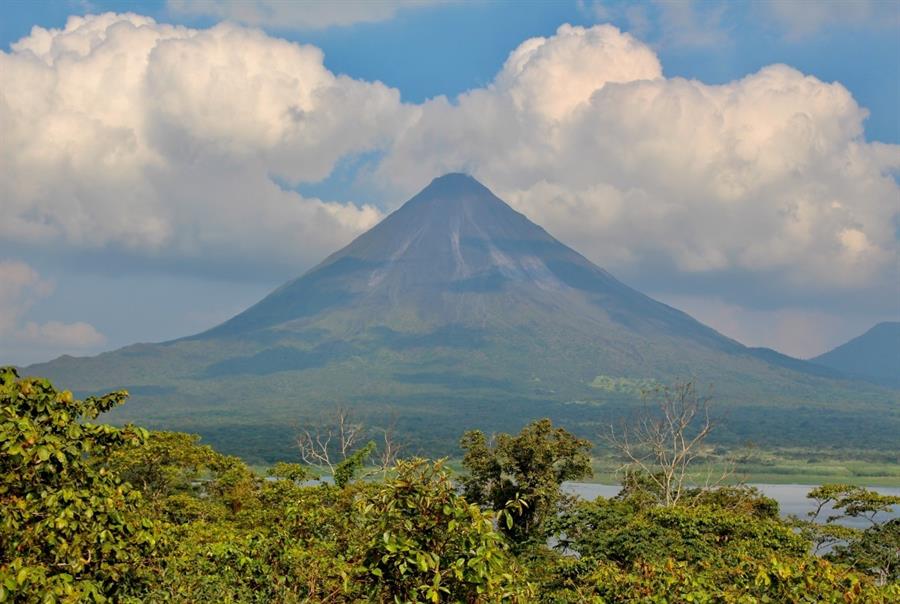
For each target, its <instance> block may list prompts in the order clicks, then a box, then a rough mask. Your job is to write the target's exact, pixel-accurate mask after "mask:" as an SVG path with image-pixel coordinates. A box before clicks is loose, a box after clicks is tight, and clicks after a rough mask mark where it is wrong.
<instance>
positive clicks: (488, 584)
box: [358, 460, 530, 602]
mask: <svg viewBox="0 0 900 604" xmlns="http://www.w3.org/2000/svg"><path fill="white" fill-rule="evenodd" d="M396 472H397V477H396V478H392V479H389V480H387V481H386V482H385V483H384V484H383V485H380V486H379V487H378V488H377V490H376V491H375V492H374V493H372V494H371V495H370V496H369V497H366V498H365V499H363V500H362V501H361V502H360V504H359V510H360V513H361V517H362V519H363V522H364V523H365V524H366V532H367V534H369V535H370V537H369V539H368V542H367V544H366V545H365V546H364V550H365V553H364V559H363V565H364V567H365V570H366V573H365V575H366V578H364V579H363V578H361V580H363V581H366V582H368V583H369V585H370V588H369V594H370V597H372V598H373V599H375V600H377V601H391V602H508V601H526V599H525V597H526V596H527V595H528V593H529V591H530V590H529V587H528V586H527V584H525V582H524V581H521V580H520V579H518V575H520V574H521V573H520V572H519V571H517V568H516V563H515V560H514V559H513V558H512V557H511V556H510V555H509V554H508V553H507V552H506V548H505V545H504V542H503V538H502V536H501V535H500V534H499V533H497V532H496V531H495V530H494V516H493V514H486V513H485V512H482V511H481V509H479V507H478V506H477V505H474V504H469V503H467V502H466V501H465V500H464V499H463V498H462V497H460V496H459V495H457V493H456V489H455V488H454V486H453V484H452V482H451V481H450V478H449V477H448V476H447V473H446V472H445V471H444V470H443V466H442V463H441V462H437V463H434V464H432V463H430V462H428V461H425V460H412V461H408V462H405V461H401V462H399V463H398V465H397V467H396ZM358 580H359V579H358Z"/></svg>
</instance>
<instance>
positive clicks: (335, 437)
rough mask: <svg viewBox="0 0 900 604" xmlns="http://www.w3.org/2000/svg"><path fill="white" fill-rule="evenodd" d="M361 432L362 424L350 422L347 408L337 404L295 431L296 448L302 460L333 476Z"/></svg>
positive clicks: (352, 448) (350, 417)
mask: <svg viewBox="0 0 900 604" xmlns="http://www.w3.org/2000/svg"><path fill="white" fill-rule="evenodd" d="M362 435H363V425H362V424H360V423H356V422H354V421H353V417H352V414H351V413H350V410H349V409H346V408H344V407H338V408H337V409H336V410H335V412H334V413H333V414H332V415H331V416H330V417H329V418H328V419H327V420H326V421H324V422H322V423H321V424H319V425H318V426H315V427H312V428H304V429H301V430H299V431H298V434H297V448H298V449H300V458H301V459H302V460H303V463H305V464H307V465H308V466H312V467H314V468H317V469H319V470H321V471H322V472H327V473H328V474H329V475H330V476H334V472H335V469H336V468H337V466H338V464H340V463H341V462H342V461H344V460H345V459H347V457H348V456H349V455H350V454H351V453H352V452H353V450H354V448H355V447H356V446H357V444H358V443H359V440H360V438H361V437H362Z"/></svg>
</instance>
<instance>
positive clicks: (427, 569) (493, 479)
mask: <svg viewBox="0 0 900 604" xmlns="http://www.w3.org/2000/svg"><path fill="white" fill-rule="evenodd" d="M126 397H127V394H126V393H125V392H114V393H110V394H107V395H105V396H99V397H91V398H87V399H85V400H76V399H75V398H74V397H73V396H72V394H71V393H70V392H68V391H59V390H57V389H55V388H54V387H53V386H52V385H51V384H50V383H49V382H48V381H47V380H43V379H35V378H20V377H19V376H18V375H17V373H16V371H15V370H13V369H11V368H5V369H2V370H0V506H2V510H3V514H2V521H0V602H276V603H278V602H281V603H289V602H333V603H340V602H366V601H369V602H473V603H474V602H548V603H550V602H552V603H566V602H572V603H575V602H596V603H605V602H672V603H675V602H736V603H737V602H741V603H744V602H746V603H751V602H895V601H898V599H900V560H898V551H900V520H896V519H894V520H890V521H888V522H883V521H882V517H883V516H884V514H883V512H885V511H887V510H889V509H890V507H891V506H892V505H895V504H897V503H900V498H897V497H888V496H884V495H879V494H877V493H874V492H872V491H869V490H866V489H863V488H860V487H851V486H847V485H825V486H822V487H820V488H817V489H815V490H814V491H813V492H811V493H810V497H811V498H812V499H813V500H814V501H815V502H816V503H817V504H818V510H819V511H822V510H825V509H834V510H835V512H834V514H833V515H832V516H830V517H828V518H819V519H818V520H821V522H818V523H817V522H812V521H809V520H801V519H790V520H784V519H781V518H780V517H779V514H778V506H777V503H776V502H774V501H773V500H771V499H768V498H766V497H764V496H763V495H762V494H760V493H759V492H757V491H755V490H754V489H752V488H749V487H745V486H737V487H733V486H728V487H718V488H703V489H701V488H687V489H684V491H683V492H680V494H679V496H678V497H677V498H673V497H671V496H667V495H670V494H667V493H666V492H665V490H664V489H662V490H661V489H660V484H663V485H665V484H668V483H665V482H661V481H660V480H659V477H658V476H654V474H653V473H654V472H655V470H656V466H654V465H652V464H650V465H648V466H647V467H646V468H635V469H634V471H632V472H630V473H628V474H627V475H626V476H627V478H626V481H625V485H624V487H623V489H622V491H621V493H620V494H619V495H618V496H616V497H614V498H611V499H604V498H598V499H596V500H594V501H585V500H580V499H576V498H574V497H571V496H566V495H565V494H564V493H563V492H562V491H561V485H562V482H563V481H565V480H571V479H578V478H582V477H584V476H586V475H588V474H589V473H590V463H589V462H590V460H589V453H590V449H591V444H590V443H589V442H587V441H584V440H582V439H579V438H577V437H575V436H574V435H572V434H570V433H568V432H567V431H565V430H563V429H560V428H557V427H554V426H553V425H552V424H551V423H550V422H549V420H542V421H538V422H535V423H533V424H531V425H529V426H527V427H526V428H525V429H524V430H523V431H522V432H521V433H519V434H518V435H509V434H499V435H495V436H494V437H489V436H487V435H485V434H483V433H481V432H478V431H472V432H469V433H467V434H466V435H465V436H464V437H463V441H462V445H463V447H464V449H465V450H466V457H465V459H464V473H463V475H462V477H461V478H460V479H457V478H456V477H455V476H454V475H453V474H452V473H451V472H450V471H449V470H448V469H447V468H446V467H445V465H444V463H443V462H442V461H430V460H425V459H416V458H413V459H399V460H394V459H390V460H389V461H390V462H391V466H390V467H383V468H382V469H381V471H380V472H378V473H377V474H373V473H371V472H367V470H366V468H367V464H366V463H365V462H366V459H365V457H366V456H367V455H369V454H370V453H372V449H373V448H375V446H376V445H375V444H374V443H362V442H361V443H359V446H358V447H357V448H355V449H354V450H351V451H347V452H346V453H347V454H346V456H345V457H344V461H346V460H351V461H349V462H348V463H345V464H343V465H341V464H342V463H343V462H339V463H338V464H337V465H336V466H335V467H336V468H337V467H340V468H341V469H342V473H341V474H340V480H338V481H337V482H338V483H339V484H336V483H332V482H329V481H311V480H309V479H310V478H312V476H313V469H311V468H310V467H309V466H308V465H300V464H295V463H287V462H282V463H278V464H275V465H274V466H272V467H271V468H270V469H269V472H268V475H267V476H265V477H263V476H259V475H257V474H256V473H254V472H253V471H251V469H250V468H249V467H248V466H247V465H246V464H245V463H244V462H243V461H242V460H241V459H239V458H236V457H230V456H226V455H222V454H220V453H218V452H216V451H215V450H213V449H212V448H210V447H208V446H205V445H203V444H201V443H200V442H199V439H198V438H197V437H196V436H192V435H188V434H181V433H173V432H148V431H146V430H144V429H141V428H138V427H134V426H126V427H122V428H116V427H112V426H108V425H103V424H96V423H93V420H95V419H96V418H97V416H98V415H99V414H100V413H103V412H105V411H107V410H109V409H110V408H112V407H114V406H116V405H120V404H122V403H123V402H124V401H125V399H126ZM360 451H366V453H359V452H360ZM648 470H649V472H648ZM335 475H336V478H337V472H335ZM842 516H852V517H857V518H865V519H867V520H868V521H869V524H870V527H869V528H867V529H864V530H862V529H849V528H847V527H844V526H841V525H840V524H838V523H837V522H836V521H837V520H839V518H840V517H842ZM817 548H818V549H820V550H827V551H828V553H827V554H824V555H816V552H815V550H816V549H817Z"/></svg>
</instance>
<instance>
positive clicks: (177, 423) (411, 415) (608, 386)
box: [26, 174, 900, 459]
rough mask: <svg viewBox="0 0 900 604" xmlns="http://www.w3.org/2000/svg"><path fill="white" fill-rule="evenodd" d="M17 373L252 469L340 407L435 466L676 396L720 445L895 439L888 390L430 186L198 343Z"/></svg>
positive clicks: (490, 208)
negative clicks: (686, 393)
mask: <svg viewBox="0 0 900 604" xmlns="http://www.w3.org/2000/svg"><path fill="white" fill-rule="evenodd" d="M26 373H29V374H34V375H43V376H47V377H50V378H52V379H54V380H55V381H56V382H57V383H58V384H59V385H60V386H63V387H67V388H70V389H73V390H75V391H76V392H77V393H79V394H89V393H96V392H103V391H107V390H111V389H118V388H127V389H128V390H129V391H130V392H131V394H132V399H133V400H132V401H131V402H130V403H129V404H127V405H125V406H124V407H123V408H122V409H121V411H118V412H117V413H118V415H115V416H113V419H115V420H117V421H124V420H126V419H127V420H133V421H138V422H140V423H142V424H144V425H147V426H150V427H155V428H169V429H179V430H188V431H194V432H198V433H200V434H202V435H204V436H205V437H206V438H207V440H209V441H212V442H213V444H215V445H217V446H218V447H220V448H222V449H224V450H226V451H231V452H236V453H240V454H242V455H245V456H247V457H250V458H254V457H259V458H262V459H274V458H278V457H284V456H285V455H288V454H289V447H290V444H291V442H292V439H291V438H290V426H292V425H293V424H295V423H302V422H303V421H305V419H306V418H309V417H312V416H315V415H316V414H318V413H320V412H322V411H323V410H326V409H328V408H330V407H333V406H335V405H343V406H349V407H353V408H354V409H356V410H357V411H358V413H359V414H360V415H361V416H362V417H363V418H365V419H366V420H367V422H369V423H370V424H373V425H378V423H379V422H383V421H386V420H385V419H384V418H386V417H388V416H394V417H396V419H397V421H398V426H399V427H400V428H401V429H402V430H405V431H406V432H407V433H408V434H410V435H411V438H412V439H413V440H414V441H415V442H416V443H418V445H417V446H419V447H420V449H421V450H423V452H425V453H429V454H438V453H444V452H452V450H453V443H454V442H455V440H456V439H457V438H458V436H459V435H460V434H461V432H462V431H463V430H465V429H469V428H481V429H486V430H492V429H506V430H514V429H516V428H517V427H518V426H520V425H521V424H523V423H524V422H526V421H528V420H530V419H533V418H535V417H542V416H550V417H553V418H554V419H557V420H558V421H561V422H563V423H566V424H570V425H572V426H574V427H575V428H576V429H577V428H579V427H580V429H582V431H590V430H595V429H596V426H597V425H598V424H600V423H603V422H604V421H608V420H609V418H610V417H612V416H615V415H617V414H620V413H622V412H624V411H625V410H627V408H628V407H629V406H631V405H633V404H634V402H635V401H636V400H637V399H638V398H639V395H640V393H641V391H643V390H646V389H648V388H653V387H655V386H657V385H660V384H665V383H669V382H672V381H674V380H679V379H688V378H693V379H696V380H698V381H699V382H701V383H709V384H713V385H714V387H715V393H716V397H717V399H719V400H720V401H721V404H722V406H723V408H727V409H728V413H729V416H730V420H729V424H728V425H729V428H728V430H725V431H723V432H722V433H721V435H720V436H721V437H722V438H733V439H745V438H753V439H754V440H757V441H763V442H764V441H766V440H767V439H778V438H780V439H782V440H781V442H784V438H787V437H786V436H785V435H786V434H788V433H790V434H791V435H793V436H790V437H789V438H788V442H797V443H799V444H802V443H801V441H803V440H804V438H807V436H808V438H809V439H812V440H815V441H816V442H819V441H820V440H821V439H822V438H823V437H824V438H827V437H829V434H831V433H832V432H833V433H835V434H838V433H839V434H841V435H842V437H843V438H846V437H847V430H850V431H851V435H850V436H851V439H850V440H852V431H854V430H858V431H859V432H860V435H862V434H865V437H866V438H867V442H869V443H875V442H876V441H878V435H883V437H884V439H885V442H890V440H892V439H893V435H894V434H895V432H894V431H895V430H897V428H898V427H900V423H898V419H897V415H896V409H897V405H896V402H897V392H896V391H891V390H886V389H879V388H878V387H876V386H866V385H861V384H860V383H859V382H853V381H849V380H847V379H845V378H844V377H843V375H842V374H840V373H838V372H837V371H836V370H833V369H829V368H826V367H822V366H819V365H813V364H810V363H806V362H803V361H800V360H797V359H793V358H790V357H786V356H784V355H780V354H778V353H776V352H774V351H771V350H766V349H752V348H747V347H745V346H743V345H742V344H740V343H739V342H736V341H734V340H732V339H729V338H727V337H725V336H723V335H722V334H720V333H718V332H716V331H715V330H713V329H711V328H710V327H707V326H705V325H703V324H701V323H699V322H698V321H696V320H694V319H693V318H691V317H690V316H688V315H687V314H685V313H683V312H681V311H679V310H677V309H675V308H672V307H670V306H667V305H665V304H662V303H660V302H657V301H655V300H653V299H651V298H649V297H648V296H646V295H644V294H642V293H640V292H638V291H636V290H634V289H632V288H630V287H628V286H627V285H625V284H623V283H621V282H620V281H618V280H617V279H615V278H614V277H613V276H612V275H610V274H609V273H608V272H606V271H605V270H603V269H602V268H600V267H598V266H596V265H594V264H593V263H591V262H590V261H588V260H587V259H586V258H585V257H583V256H582V255H580V254H579V253H577V252H576V251H574V250H573V249H571V248H569V247H567V246H566V245H564V244H563V243H561V242H560V241H558V240H556V239H555V238H553V237H552V236H551V235H550V234H548V233H547V232H546V231H545V230H544V229H543V228H541V227H540V226H538V225H536V224H534V223H533V222H531V221H530V220H528V218H526V217H525V216H524V215H522V214H520V213H518V212H516V211H515V210H513V209H512V208H511V207H510V206H509V205H507V204H506V203H505V202H503V201H502V200H501V199H499V198H498V197H497V196H495V195H494V194H493V193H492V192H491V191H490V190H488V189H487V188H486V187H485V186H484V185H482V184H481V183H479V182H478V181H477V180H475V179H474V178H472V177H471V176H468V175H464V174H448V175H446V176H442V177H440V178H436V179H435V180H434V181H432V183H431V184H430V185H429V186H428V187H426V188H425V189H424V190H422V191H421V192H420V193H419V194H418V195H416V196H415V197H413V198H412V199H410V200H409V201H407V202H406V203H405V204H404V205H403V206H402V207H400V208H399V209H398V210H396V211H395V212H393V213H392V214H390V215H389V216H388V217H387V218H385V219H384V220H383V221H382V222H381V223H379V224H378V225H376V226H375V227H373V228H372V229H371V230H369V231H367V232H366V233H364V234H362V235H360V236H359V237H358V238H357V239H356V240H354V241H353V242H352V243H350V244H349V245H348V246H346V247H344V248H343V249H341V250H339V251H337V252H335V253H334V254H332V255H331V256H329V257H328V258H326V259H325V260H324V261H323V262H322V263H320V264H319V265H318V266H315V267H314V268H312V269H311V270H309V271H307V272H306V273H305V274H304V275H302V276H301V277H299V278H298V279H295V280H293V281H291V282H289V283H286V284H285V285H283V286H282V287H280V288H278V289H277V290H275V291H274V292H272V293H271V294H270V295H269V296H267V297H266V298H264V299H263V300H261V301H260V302H259V303H257V304H255V305H254V306H252V307H251V308H249V309H247V310H246V311H244V312H242V313H240V314H238V315H237V316H235V317H233V318H232V319H230V320H228V321H226V322H225V323H223V324H221V325H219V326H217V327H215V328H213V329H210V330H209V331H206V332H204V333H201V334H197V335H194V336H190V337H186V338H182V339H179V340H174V341H170V342H164V343H160V344H136V345H133V346H128V347H126V348H123V349H120V350H117V351H113V352H109V353H104V354H101V355H99V356H96V357H91V358H73V357H61V358H59V359H57V360H55V361H52V362H50V363H45V364H40V365H34V366H31V367H29V368H27V371H26ZM873 409H875V412H874V413H873V412H872V410H873ZM798 422H800V423H802V425H805V426H809V429H808V430H807V432H806V433H804V432H802V431H798V430H797V429H796V424H797V423H798ZM810 422H812V423H810ZM788 427H789V428H788ZM804 434H806V436H805V435H804ZM791 439H793V440H791ZM873 439H874V440H873ZM871 446H875V445H874V444H873V445H871Z"/></svg>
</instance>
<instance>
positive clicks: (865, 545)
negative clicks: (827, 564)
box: [797, 484, 900, 583]
mask: <svg viewBox="0 0 900 604" xmlns="http://www.w3.org/2000/svg"><path fill="white" fill-rule="evenodd" d="M807 497H808V498H809V499H812V500H813V501H814V502H815V503H816V507H815V508H814V509H813V510H812V511H811V512H810V513H809V517H810V521H807V522H803V521H799V520H798V521H797V525H798V526H800V528H801V532H802V533H803V534H804V535H806V536H807V537H808V538H810V539H812V541H813V543H814V544H815V548H816V551H819V550H821V549H827V548H831V551H830V552H828V553H827V554H826V557H828V558H829V559H831V560H834V561H838V562H843V563H845V564H849V565H850V566H853V567H855V568H857V569H859V570H861V571H864V572H868V573H870V574H872V575H873V576H875V577H876V578H877V579H878V581H879V582H881V583H888V582H896V581H898V580H900V521H898V520H897V519H893V520H890V521H888V522H884V523H882V522H880V518H881V517H882V516H884V515H886V514H889V513H890V512H891V511H892V509H893V507H894V506H896V505H900V497H898V496H896V495H882V494H881V493H877V492H876V491H872V490H870V489H866V488H864V487H860V486H856V485H850V484H823V485H822V486H819V487H816V488H815V489H813V490H811V491H810V492H809V493H808V494H807ZM829 509H830V510H831V511H832V513H831V514H829V515H827V516H825V518H824V522H822V516H823V515H824V514H825V512H826V510H829ZM847 518H860V519H864V520H865V521H867V522H868V523H869V526H868V527H867V528H866V529H864V530H860V529H857V528H852V527H848V526H842V525H840V524H839V522H840V521H841V520H843V519H847Z"/></svg>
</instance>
